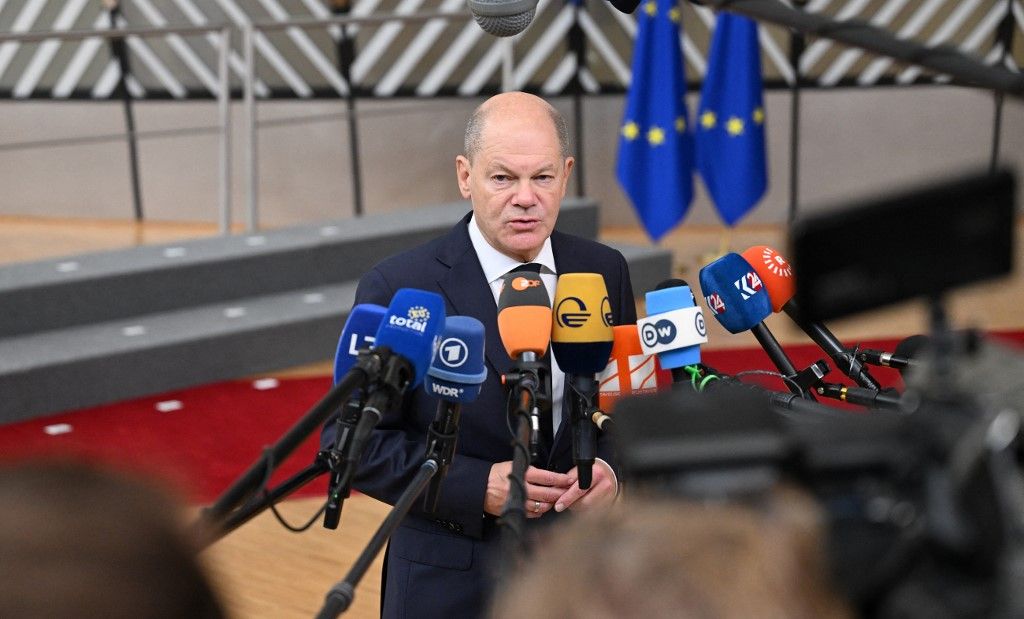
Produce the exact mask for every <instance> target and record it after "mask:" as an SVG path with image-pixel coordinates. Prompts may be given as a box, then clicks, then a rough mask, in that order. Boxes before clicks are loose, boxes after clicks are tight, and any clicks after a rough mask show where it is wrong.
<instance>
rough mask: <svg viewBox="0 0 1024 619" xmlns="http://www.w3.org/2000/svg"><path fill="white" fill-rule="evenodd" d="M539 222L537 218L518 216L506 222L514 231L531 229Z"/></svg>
mask: <svg viewBox="0 0 1024 619" xmlns="http://www.w3.org/2000/svg"><path fill="white" fill-rule="evenodd" d="M539 223H540V220H539V219H529V218H520V219H512V220H509V222H508V224H509V226H511V227H512V229H513V230H516V231H526V230H532V229H534V228H536V227H537V224H539Z"/></svg>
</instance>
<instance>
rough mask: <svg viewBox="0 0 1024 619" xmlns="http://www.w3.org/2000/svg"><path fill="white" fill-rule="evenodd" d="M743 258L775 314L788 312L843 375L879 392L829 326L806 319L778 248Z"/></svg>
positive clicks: (762, 248)
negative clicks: (761, 287)
mask: <svg viewBox="0 0 1024 619" xmlns="http://www.w3.org/2000/svg"><path fill="white" fill-rule="evenodd" d="M743 258H744V259H745V260H746V261H747V262H748V263H749V264H750V266H751V268H753V269H754V271H755V272H757V274H758V276H759V277H760V278H761V281H762V282H763V284H764V287H765V290H767V291H768V297H769V299H770V300H771V304H772V311H773V312H779V311H784V312H786V314H787V315H789V317H790V318H791V319H792V320H793V322H794V323H796V325H797V326H798V327H800V329H801V330H802V331H803V332H804V333H806V334H807V335H808V336H810V338H811V340H813V341H814V343H815V344H817V345H818V347H819V348H821V349H822V350H824V351H825V352H826V353H827V354H828V356H829V357H831V358H832V362H833V363H835V364H836V367H837V368H839V371H841V372H842V373H843V374H846V375H847V376H849V377H850V378H852V379H853V380H854V381H855V382H856V383H857V384H858V385H860V386H861V387H866V388H868V389H874V390H875V391H878V390H879V389H881V386H880V385H879V384H878V381H876V380H875V379H874V378H873V377H872V376H871V374H870V373H869V372H868V370H867V368H865V367H864V366H863V365H861V362H860V361H859V360H858V359H857V358H856V357H855V356H854V355H853V353H851V352H850V351H849V350H847V349H846V348H845V347H844V346H843V345H842V343H841V342H840V341H839V340H838V339H837V338H836V336H835V335H833V334H832V332H831V331H829V330H828V329H827V328H826V327H825V325H823V324H821V323H819V322H811V321H807V320H803V319H802V318H801V316H800V310H799V308H798V307H797V306H796V302H795V301H794V300H793V294H794V293H795V292H796V285H795V280H794V278H793V269H792V268H791V267H790V265H789V262H787V261H786V259H785V258H783V257H782V255H781V254H780V253H779V252H778V251H776V250H775V249H773V248H771V247H768V246H767V245H755V246H753V247H751V248H749V249H747V251H745V252H743Z"/></svg>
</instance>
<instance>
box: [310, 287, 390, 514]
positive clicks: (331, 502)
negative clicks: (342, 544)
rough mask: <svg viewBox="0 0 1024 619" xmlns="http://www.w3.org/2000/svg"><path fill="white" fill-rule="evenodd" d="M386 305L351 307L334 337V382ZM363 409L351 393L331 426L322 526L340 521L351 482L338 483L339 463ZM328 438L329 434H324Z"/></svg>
mask: <svg viewBox="0 0 1024 619" xmlns="http://www.w3.org/2000/svg"><path fill="white" fill-rule="evenodd" d="M385 314H387V308H385V307H384V306H383V305H376V304H373V303H360V304H359V305H356V306H355V307H353V308H352V311H350V312H349V314H348V320H346V321H345V327H344V329H342V331H341V336H340V337H339V338H338V349H337V351H336V352H335V354H334V384H338V382H340V381H341V379H342V378H343V377H344V376H345V375H346V374H348V371H349V370H351V369H352V366H353V365H355V362H356V359H357V358H358V356H359V351H360V350H364V349H367V348H370V347H371V346H373V343H374V340H375V339H376V334H377V330H378V329H379V328H380V324H381V322H383V321H384V315H385ZM362 408H363V398H362V396H361V395H360V394H359V392H353V394H352V395H351V396H350V397H349V399H348V402H346V403H345V404H344V406H343V407H342V409H341V412H340V414H339V415H338V418H337V423H336V424H335V428H334V441H333V447H332V448H331V450H330V452H329V453H328V462H329V464H330V468H331V477H330V481H329V482H328V486H327V507H326V508H325V509H324V528H327V529H337V528H338V522H339V521H340V520H341V503H342V501H344V500H345V499H347V498H348V497H349V495H350V494H351V491H352V489H351V485H350V484H346V485H342V483H341V482H342V479H341V478H342V475H341V467H339V466H338V464H339V463H340V462H343V461H344V460H345V457H346V454H347V452H348V448H349V442H350V440H351V437H352V432H353V431H354V430H355V427H356V423H357V422H358V421H359V414H360V412H361V411H362ZM325 438H327V439H328V440H330V437H329V436H328V437H325Z"/></svg>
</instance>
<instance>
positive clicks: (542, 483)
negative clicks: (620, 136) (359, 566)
mask: <svg viewBox="0 0 1024 619" xmlns="http://www.w3.org/2000/svg"><path fill="white" fill-rule="evenodd" d="M573 163H574V159H573V158H572V156H571V155H570V152H569V140H568V132H567V130H566V125H565V120H564V119H563V118H562V117H561V115H560V114H559V113H558V111H557V110H555V109H554V108H553V107H552V106H551V105H550V104H548V103H547V102H546V101H544V100H543V99H540V98H538V97H535V96H533V95H529V94H525V93H521V92H509V93H503V94H500V95H497V96H495V97H492V98H491V99H488V100H487V101H485V102H484V103H483V104H482V105H480V107H478V108H477V109H476V111H475V112H474V113H473V115H472V117H471V118H470V120H469V122H468V124H467V126H466V137H465V153H464V154H462V155H459V156H458V157H456V158H455V172H456V178H457V180H458V184H459V190H460V191H461V193H462V195H463V197H465V198H467V199H469V200H470V201H471V202H472V205H473V209H472V212H470V213H467V214H466V216H465V217H464V218H462V220H461V221H459V222H458V223H457V224H456V225H455V227H454V228H452V229H451V230H450V231H449V232H447V233H446V234H444V235H443V236H441V237H439V238H437V239H435V240H433V241H430V242H428V243H426V244H424V245H421V246H419V247H416V248H414V249H411V250H408V251H405V252H403V253H400V254H398V255H396V256H392V257H390V258H387V259H385V260H384V261H383V262H381V263H380V264H378V265H377V266H375V267H374V268H373V269H371V270H370V271H369V272H368V273H366V275H364V276H363V278H362V279H361V280H360V282H359V288H358V290H357V292H356V303H357V304H358V303H376V304H379V305H384V306H386V305H388V304H389V302H390V301H391V297H392V295H393V294H394V293H395V291H397V290H398V289H400V288H419V289H421V290H430V291H433V292H437V293H439V294H441V295H442V296H443V297H444V299H445V305H446V307H445V311H446V312H447V315H449V316H451V315H462V316H472V317H474V318H476V319H478V320H480V321H481V322H482V323H483V324H484V327H485V330H486V360H487V365H488V375H487V380H486V382H485V383H484V385H483V388H482V390H481V393H480V395H479V396H478V398H477V399H476V400H475V401H474V402H472V403H469V404H465V405H464V406H463V408H462V415H461V427H460V429H459V438H458V446H457V451H456V454H455V456H454V458H453V460H452V462H451V465H450V467H449V469H448V474H447V476H446V477H445V479H444V483H443V486H442V491H441V495H440V499H439V501H438V507H437V510H436V512H434V513H432V514H430V513H426V512H423V511H418V510H421V508H422V504H419V503H418V504H416V505H415V506H414V507H413V509H412V511H411V512H410V513H409V515H408V516H407V517H406V518H405V519H404V521H403V522H402V525H401V526H400V527H399V528H398V530H397V531H396V532H395V534H394V535H393V536H392V537H391V540H390V542H389V544H388V549H387V552H386V554H385V563H384V566H385V567H384V576H383V582H382V592H381V605H382V615H383V616H384V617H389V618H390V617H415V618H417V619H423V618H429V617H438V618H443V619H455V618H462V617H476V616H480V615H482V614H483V613H484V612H485V611H486V605H487V603H488V601H489V595H490V591H491V590H492V589H493V585H494V583H493V576H494V570H495V567H496V566H497V564H498V562H500V561H501V560H502V558H501V557H500V553H499V551H500V548H501V545H500V543H499V539H500V531H499V527H498V525H497V522H496V520H497V516H499V515H500V514H501V512H502V509H503V508H504V505H505V500H506V498H507V496H508V491H509V482H508V475H509V473H510V472H511V470H512V463H511V460H512V446H511V439H512V435H511V434H510V427H511V428H514V427H515V421H514V420H511V421H510V420H509V419H507V412H506V411H507V401H508V393H507V391H506V389H505V387H503V386H502V384H501V375H502V374H504V373H505V372H507V371H508V370H509V369H510V368H511V366H512V360H511V359H510V358H509V356H508V353H507V352H506V350H505V348H504V347H503V346H502V343H501V339H500V336H499V333H498V322H497V304H496V302H497V295H498V292H499V290H500V284H501V278H502V276H503V275H504V274H505V273H507V272H509V271H511V270H513V269H515V268H517V267H522V266H523V265H524V264H527V263H533V264H535V265H540V266H539V268H540V275H541V279H542V280H543V281H544V285H545V287H546V288H547V290H548V293H549V296H553V294H554V291H555V282H556V280H557V277H558V276H559V275H563V274H565V273H574V272H575V273H581V272H582V273H599V274H601V275H602V276H603V277H604V280H605V284H606V286H607V288H608V296H609V300H610V302H611V309H612V315H613V319H614V323H615V324H631V323H635V322H636V308H635V305H634V301H633V289H632V285H631V283H630V279H629V270H628V267H627V265H626V261H625V259H624V258H623V257H622V254H620V253H619V252H618V251H615V250H613V249H611V248H608V247H606V246H604V245H601V244H600V243H597V242H594V241H591V240H588V239H583V238H580V237H576V236H572V235H569V234H564V233H561V232H556V231H555V229H554V228H555V221H556V219H557V218H558V210H559V207H560V205H561V201H562V199H563V198H564V197H565V191H566V187H567V184H568V182H569V176H570V174H571V173H572V168H573ZM533 268H536V267H533ZM548 354H550V353H548ZM552 385H553V387H552V395H553V400H554V405H553V407H552V417H553V425H554V427H553V428H552V434H553V442H552V443H551V444H541V446H540V451H539V453H538V458H537V459H536V461H535V465H534V466H531V467H529V469H528V470H527V472H526V505H525V506H524V507H525V509H526V513H527V514H528V521H527V523H528V527H527V528H528V530H532V529H534V528H536V527H538V526H541V525H543V524H545V523H547V522H550V521H552V520H554V519H556V518H558V517H560V516H562V515H563V513H564V512H573V511H581V510H588V509H599V508H602V507H605V506H607V505H609V504H610V503H611V502H612V501H613V500H614V498H615V496H616V493H617V491H618V484H617V480H616V477H615V473H614V472H613V470H612V468H611V466H610V465H609V462H611V455H610V447H609V445H608V444H607V441H606V440H604V439H603V438H602V439H600V440H599V443H598V460H597V462H596V463H595V465H594V467H593V481H592V483H591V485H590V487H589V488H588V489H587V490H581V489H580V487H579V485H578V483H577V475H576V469H575V468H574V467H573V460H572V449H571V443H572V436H571V435H572V431H571V424H570V421H569V418H568V415H567V414H563V413H562V403H564V402H565V400H566V398H565V397H564V385H565V381H564V374H563V373H562V372H561V371H560V370H559V369H558V367H557V364H556V363H554V360H552ZM436 409H437V401H436V400H435V399H433V398H431V397H429V396H428V395H427V394H426V393H425V392H423V390H421V389H418V390H415V391H414V392H413V393H410V394H408V395H407V396H406V397H405V399H404V401H403V405H402V407H401V408H400V409H399V410H397V411H390V412H388V413H386V414H385V415H384V418H383V419H382V421H381V423H380V424H379V425H378V427H377V429H376V430H375V431H374V433H373V436H372V438H371V440H370V443H369V444H368V446H367V448H366V449H365V451H364V452H363V458H362V461H361V463H360V466H359V471H358V473H357V475H356V478H355V482H354V486H355V487H356V488H357V489H358V490H360V491H361V492H363V493H365V494H367V495H370V496H372V497H374V498H377V499H379V500H381V501H384V502H386V503H389V504H394V503H395V502H396V501H397V500H398V498H399V496H400V495H401V493H402V491H403V490H404V489H405V488H406V487H407V486H408V484H409V483H410V481H411V480H412V479H413V477H414V476H415V475H416V472H417V470H418V468H419V465H420V463H421V462H422V460H423V456H424V446H425V445H426V442H427V432H428V429H429V427H430V423H431V421H432V420H433V418H434V413H435V411H436ZM562 420H564V423H562ZM328 427H331V426H330V425H329V426H328ZM328 434H329V433H328ZM330 440H332V439H331V438H330V437H329V436H327V435H326V434H325V444H329V441H330Z"/></svg>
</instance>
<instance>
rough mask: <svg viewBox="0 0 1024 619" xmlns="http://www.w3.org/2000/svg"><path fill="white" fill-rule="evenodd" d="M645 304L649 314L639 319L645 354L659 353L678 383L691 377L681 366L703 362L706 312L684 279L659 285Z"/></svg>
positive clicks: (637, 325) (659, 357) (665, 366)
mask: <svg viewBox="0 0 1024 619" xmlns="http://www.w3.org/2000/svg"><path fill="white" fill-rule="evenodd" d="M646 303H647V317H646V318H642V319H640V320H637V321H636V327H637V330H638V331H639V332H640V345H641V346H643V350H644V352H645V353H647V354H657V355H658V360H659V361H660V362H661V367H663V368H666V369H669V370H672V378H673V380H674V381H675V382H684V381H686V380H689V377H688V375H687V374H686V373H685V372H684V371H683V369H682V368H683V367H684V366H687V365H694V364H697V363H700V345H701V344H706V343H707V341H708V330H707V325H706V324H705V322H704V311H703V310H702V309H701V308H700V307H697V306H696V304H695V303H694V297H693V292H692V291H691V290H690V287H689V285H687V283H686V282H685V281H683V280H681V279H675V280H667V281H664V282H662V283H660V284H658V287H657V290H652V291H650V292H648V293H647V295H646Z"/></svg>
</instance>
